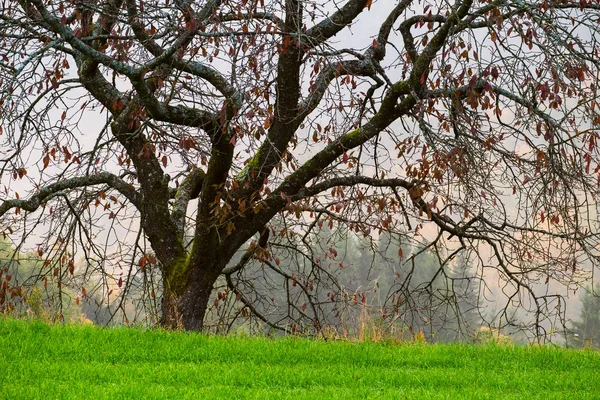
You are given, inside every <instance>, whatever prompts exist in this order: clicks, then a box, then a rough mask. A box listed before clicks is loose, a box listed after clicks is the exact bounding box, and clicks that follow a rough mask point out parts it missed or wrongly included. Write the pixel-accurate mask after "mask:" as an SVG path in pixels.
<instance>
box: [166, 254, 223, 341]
mask: <svg viewBox="0 0 600 400" xmlns="http://www.w3.org/2000/svg"><path fill="white" fill-rule="evenodd" d="M211 267H212V268H199V267H197V266H195V267H194V266H190V268H191V271H190V273H189V274H186V275H187V276H185V275H184V276H180V277H179V279H180V281H179V282H177V281H176V280H175V279H172V278H171V279H164V284H163V304H162V321H161V324H162V325H163V326H164V327H168V328H171V329H185V330H193V331H200V330H202V328H203V326H204V316H205V314H206V309H207V307H208V301H209V300H210V295H211V293H212V290H213V287H214V284H215V282H216V280H217V278H218V277H219V274H220V271H221V269H222V268H221V269H219V268H214V266H211Z"/></svg>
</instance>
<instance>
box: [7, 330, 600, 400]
mask: <svg viewBox="0 0 600 400" xmlns="http://www.w3.org/2000/svg"><path fill="white" fill-rule="evenodd" d="M0 398H3V399H54V398H56V399H67V398H69V399H76V398H77V399H104V398H106V399H125V398H139V399H142V398H143V399H167V398H168V399H188V398H189V399H205V398H223V399H225V398H226V399H247V398H254V399H289V400H291V399H365V398H372V399H400V398H409V399H440V398H448V399H459V398H468V399H477V398H481V399H484V398H485V399H559V398H564V399H576V398H589V399H598V398H600V353H598V352H593V351H573V350H560V349H555V348H537V347H514V348H511V347H502V346H493V345H486V346H475V345H430V344H406V345H393V344H385V343H351V342H335V343H334V342H323V341H317V340H306V339H294V338H285V339H276V340H272V339H267V338H244V337H227V338H226V337H207V336H203V335H198V334H190V333H184V332H173V333H169V332H163V331H142V330H136V329H126V328H120V329H99V328H95V327H89V326H48V325H45V324H42V323H35V322H22V321H14V320H3V319H0Z"/></svg>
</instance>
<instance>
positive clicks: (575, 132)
mask: <svg viewBox="0 0 600 400" xmlns="http://www.w3.org/2000/svg"><path fill="white" fill-rule="evenodd" d="M599 12H600V4H598V2H597V1H591V0H563V1H528V0H497V1H496V0H478V1H473V0H456V1H451V2H449V1H447V0H425V1H416V0H397V1H376V0H375V1H374V0H324V1H308V0H247V1H246V0H240V1H234V0H195V1H175V2H170V1H169V0H142V1H135V0H98V1H84V0H73V1H69V2H65V1H61V0H5V1H3V2H2V4H1V5H0V140H1V142H0V148H1V151H0V154H2V155H1V156H0V179H1V183H2V190H1V191H0V196H1V197H0V199H1V203H0V231H1V232H2V233H3V234H5V235H10V236H11V238H12V239H13V240H15V241H16V240H19V241H22V242H23V246H30V247H31V248H32V249H34V250H35V251H36V254H38V256H39V257H40V258H42V259H43V260H44V262H46V261H48V260H50V261H51V262H54V263H55V266H54V268H52V269H49V270H48V269H47V270H44V274H42V275H40V278H41V279H43V278H44V277H46V276H48V274H54V273H55V272H54V271H56V268H58V270H57V271H56V277H57V278H60V279H56V283H55V284H56V285H58V284H62V283H63V282H64V281H65V280H66V279H67V277H69V276H71V275H73V276H71V278H73V279H75V278H77V279H79V282H86V281H88V280H93V279H96V278H95V277H97V276H102V278H101V279H100V282H101V285H99V286H98V293H100V294H102V295H103V296H105V297H107V298H111V297H110V296H112V298H114V297H115V296H117V295H118V296H122V297H127V296H128V295H129V294H131V293H132V291H130V290H129V288H131V286H129V285H131V283H130V281H133V280H134V276H136V275H139V276H140V277H142V278H141V279H139V280H138V281H136V282H142V283H143V284H144V285H145V286H144V287H143V289H144V290H143V295H142V297H141V298H140V301H139V304H141V305H152V306H153V307H154V308H158V309H159V311H158V312H156V313H155V315H156V317H157V318H160V321H161V323H162V324H163V325H164V326H168V327H177V326H182V327H184V328H185V329H194V330H197V329H202V328H203V323H204V319H205V315H206V312H207V310H209V309H210V308H211V307H213V306H215V307H216V306H218V305H219V304H222V302H223V301H224V300H225V299H229V298H235V302H234V303H229V304H231V307H230V308H228V310H230V311H229V312H231V313H233V314H235V315H238V314H239V315H244V314H248V313H251V314H254V315H256V317H257V318H258V319H260V320H261V321H263V322H264V323H265V324H270V326H272V327H273V329H279V330H284V331H289V329H290V327H291V326H292V325H293V324H294V322H293V321H292V319H294V318H295V317H290V315H297V314H294V313H298V312H299V311H300V312H303V311H302V310H303V308H305V307H306V310H310V309H312V310H313V311H311V312H312V313H311V314H306V313H305V317H303V319H302V321H303V326H302V327H301V330H302V331H303V332H306V331H310V332H315V331H318V330H319V329H321V325H320V324H319V321H321V320H323V319H324V315H322V314H321V311H320V307H319V304H321V298H322V297H323V296H325V295H326V293H327V289H326V290H325V293H323V292H321V291H318V290H316V289H315V288H320V287H321V286H324V287H329V286H330V285H329V283H328V284H327V285H321V286H320V285H318V284H317V282H318V281H319V279H326V280H328V282H330V280H331V279H332V278H333V277H335V276H337V275H338V274H337V273H336V274H330V271H329V270H328V269H327V268H329V267H327V268H323V267H322V266H321V264H319V262H317V261H319V260H317V257H315V256H317V253H319V252H317V251H311V248H318V247H319V246H318V245H317V244H316V243H315V242H308V241H306V240H302V239H306V238H308V237H309V236H310V232H311V231H312V230H314V229H316V228H320V227H321V226H322V225H324V226H328V227H329V228H330V229H332V230H334V231H335V230H337V229H340V227H341V229H342V230H346V231H353V232H355V233H359V234H361V235H365V236H370V235H373V237H374V238H376V237H377V236H378V235H380V234H381V233H383V232H392V233H394V234H397V235H405V236H406V238H407V239H408V241H409V242H410V241H412V240H413V239H414V240H415V241H417V239H420V238H422V237H425V238H426V239H428V241H429V242H430V243H428V244H426V246H432V247H430V248H432V249H443V248H444V246H445V242H453V243H454V244H456V246H457V248H459V249H460V251H471V252H474V253H477V254H478V255H479V259H480V260H487V261H485V262H483V261H482V262H481V264H482V265H483V264H484V267H485V269H484V268H483V267H482V269H480V270H479V272H481V273H484V272H485V270H494V271H495V276H498V277H499V278H498V279H499V282H500V285H501V286H502V290H503V295H504V298H503V299H501V300H499V301H502V307H512V306H524V307H527V309H528V310H529V312H530V313H531V314H532V315H533V318H531V319H530V320H529V321H530V322H529V323H528V325H527V326H526V327H524V328H528V329H531V331H532V333H533V334H535V335H537V336H541V335H543V334H544V323H545V321H546V320H548V321H553V320H555V319H554V316H555V314H556V313H557V312H558V313H559V314H560V313H562V312H563V311H564V310H562V309H561V308H560V307H557V304H562V303H560V301H559V300H560V299H559V297H558V295H555V294H553V293H546V292H541V293H538V292H536V286H535V285H536V284H537V283H541V282H544V281H545V280H546V279H552V280H556V281H560V282H563V283H569V284H571V285H573V286H577V285H578V284H580V283H581V281H582V280H583V279H584V278H585V277H586V276H584V275H585V274H584V273H583V272H582V271H581V270H579V269H578V268H576V267H574V266H576V265H579V264H581V263H587V264H589V266H590V267H591V268H594V267H597V266H598V257H597V254H596V253H595V250H594V249H596V248H598V247H597V245H598V238H599V236H598V234H597V233H598V232H597V229H596V225H595V224H596V219H597V212H596V211H595V207H596V206H597V204H596V199H597V198H598V197H599V195H600V188H599V187H598V184H597V180H598V175H599V173H600V168H599V167H598V166H599V165H600V154H599V151H598V144H599V142H600V136H599V135H598V125H599V124H600V117H599V115H598V110H599V109H600V104H599V103H598V83H599V82H598V76H600V74H599V72H600V71H599V69H600V63H599V62H598V60H599V59H600V58H599V57H598V54H599V53H600V48H599V44H598V41H597V37H598V34H599V29H598V26H599V25H598V19H599V18H600V15H599ZM358 29H360V32H361V33H360V34H358V33H357V32H358ZM353 32H354V33H353ZM581 199H586V200H585V201H582V200H581ZM186 232H190V233H191V236H192V239H193V240H188V238H187V237H186ZM338 237H340V238H341V237H343V235H339V236H338ZM298 238H300V239H301V240H300V241H299V240H298ZM374 240H376V239H374ZM419 241H420V240H419ZM300 242H302V243H300ZM450 247H451V246H450ZM294 252H295V255H293V256H292V253H294ZM442 253H444V252H442ZM236 254H239V258H238V260H236V261H235V262H233V261H232V260H233V259H234V256H235V255H236ZM286 257H289V258H290V259H293V260H298V261H294V264H293V265H295V266H296V267H297V268H298V269H300V271H301V272H302V275H305V276H306V279H305V280H304V281H300V280H298V278H297V277H296V275H295V273H294V274H290V273H288V271H283V270H279V271H277V270H278V267H277V262H276V261H277V259H279V260H280V262H281V260H283V259H284V258H286ZM436 257H439V256H436ZM490 257H491V258H490ZM75 258H77V259H85V260H86V262H85V266H84V268H82V269H81V270H77V269H75V268H73V265H74V259H75ZM300 259H303V260H304V261H303V262H300ZM253 260H258V261H259V265H260V266H261V267H260V268H259V267H257V266H256V265H257V264H256V263H254V262H252V263H250V261H253ZM321 261H322V259H321ZM441 265H445V263H444V262H443V260H442V263H441ZM267 270H268V271H271V272H276V273H277V275H278V276H279V278H278V280H277V281H273V282H270V284H269V287H272V288H273V287H277V288H279V289H280V290H283V291H286V292H287V288H288V287H291V288H292V290H300V291H302V293H303V294H302V295H301V296H286V297H285V299H286V305H285V306H284V308H283V309H282V310H284V312H283V313H280V314H279V315H283V318H282V319H278V318H276V319H271V318H270V316H268V315H264V314H261V309H263V308H261V307H259V306H257V305H256V301H263V300H264V301H266V300H269V299H268V298H265V297H264V296H263V295H262V294H261V293H260V292H256V291H255V283H257V282H265V280H262V281H260V280H259V279H258V275H259V274H260V273H261V272H263V271H267ZM74 275H79V276H78V277H75V276H74ZM481 277H482V276H480V278H481ZM308 278H310V279H308ZM59 282H60V283H59ZM300 284H302V285H300ZM82 285H83V284H82ZM220 285H223V287H220ZM216 286H217V290H216V291H215V290H214V289H215V287H216ZM311 288H312V289H311ZM158 289H160V290H158ZM81 292H82V289H81ZM135 293H140V292H137V291H136V292H135ZM329 293H331V292H330V291H329ZM82 294H83V293H80V295H82ZM112 298H111V299H112ZM273 298H275V296H273ZM340 299H341V297H335V296H334V301H337V300H340ZM215 300H216V303H215ZM309 300H310V301H309ZM126 303H127V302H126V301H122V302H120V304H122V305H124V304H126ZM311 304H313V305H314V307H312V306H311ZM123 309H124V307H121V308H119V310H123ZM287 310H293V311H290V312H289V313H288V312H287ZM298 310H299V311H298ZM140 314H141V313H140Z"/></svg>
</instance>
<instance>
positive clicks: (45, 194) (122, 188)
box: [0, 172, 141, 216]
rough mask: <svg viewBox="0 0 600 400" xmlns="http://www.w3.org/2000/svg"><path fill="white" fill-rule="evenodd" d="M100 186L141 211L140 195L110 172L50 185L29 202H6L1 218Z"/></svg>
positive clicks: (3, 204) (1, 209)
mask: <svg viewBox="0 0 600 400" xmlns="http://www.w3.org/2000/svg"><path fill="white" fill-rule="evenodd" d="M100 184H106V185H108V186H110V187H111V188H113V189H115V190H117V191H118V192H119V193H121V194H122V195H123V196H125V197H126V198H127V199H128V200H129V201H130V202H131V203H132V204H133V205H134V206H135V207H136V208H138V209H139V207H140V204H141V199H140V194H139V193H138V192H136V191H135V189H134V188H133V187H131V186H130V185H129V184H127V183H126V182H125V181H123V180H122V179H121V178H119V177H118V176H116V175H113V174H111V173H108V172H101V173H99V174H97V175H90V176H82V177H76V178H70V179H65V180H63V181H60V182H56V183H53V184H50V185H48V186H46V187H43V188H42V189H40V191H39V192H38V193H37V194H35V195H33V196H31V198H30V199H29V200H6V201H4V202H3V203H2V205H0V216H2V215H4V214H6V212H7V211H8V210H10V209H12V208H21V209H23V210H25V211H29V212H34V211H36V210H37V209H38V207H39V206H40V205H41V204H44V203H45V202H46V201H47V200H49V199H51V198H52V197H53V196H54V195H56V194H57V193H59V192H63V191H65V190H70V189H77V188H81V187H88V186H94V185H100Z"/></svg>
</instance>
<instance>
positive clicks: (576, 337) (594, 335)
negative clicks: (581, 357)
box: [570, 285, 600, 347]
mask: <svg viewBox="0 0 600 400" xmlns="http://www.w3.org/2000/svg"><path fill="white" fill-rule="evenodd" d="M581 306H582V307H581V314H580V319H579V321H574V322H573V323H572V329H571V335H570V338H571V342H572V343H571V344H572V345H573V346H575V347H588V346H595V347H598V346H599V345H600V285H599V286H596V287H595V288H593V287H590V288H588V289H587V290H586V291H585V292H584V293H583V295H582V296H581Z"/></svg>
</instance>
